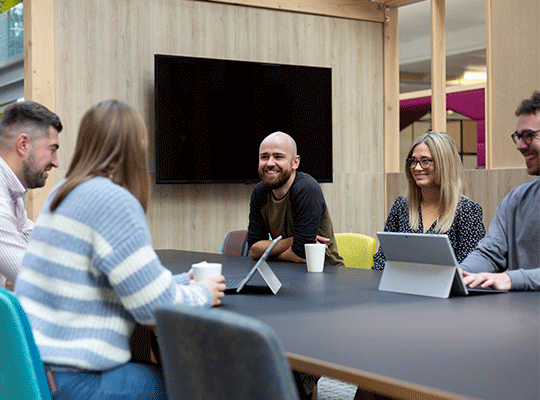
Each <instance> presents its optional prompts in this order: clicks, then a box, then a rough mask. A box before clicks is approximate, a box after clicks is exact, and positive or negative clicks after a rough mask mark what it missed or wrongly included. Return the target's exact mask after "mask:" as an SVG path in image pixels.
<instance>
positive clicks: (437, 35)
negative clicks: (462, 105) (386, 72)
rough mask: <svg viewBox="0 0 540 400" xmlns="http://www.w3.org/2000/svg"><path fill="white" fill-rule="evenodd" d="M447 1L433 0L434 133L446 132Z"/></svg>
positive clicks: (432, 83) (432, 68) (432, 82)
mask: <svg viewBox="0 0 540 400" xmlns="http://www.w3.org/2000/svg"><path fill="white" fill-rule="evenodd" d="M445 10H446V9H445V0H431V77H432V78H431V91H432V92H433V97H432V105H431V118H432V125H433V130H434V131H439V132H446V22H445V15H446V11H445Z"/></svg>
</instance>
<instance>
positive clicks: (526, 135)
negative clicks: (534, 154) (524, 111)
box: [511, 129, 540, 146]
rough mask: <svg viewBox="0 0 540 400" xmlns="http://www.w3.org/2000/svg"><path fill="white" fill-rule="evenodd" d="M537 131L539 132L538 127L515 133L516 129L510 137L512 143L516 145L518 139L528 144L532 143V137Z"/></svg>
mask: <svg viewBox="0 0 540 400" xmlns="http://www.w3.org/2000/svg"><path fill="white" fill-rule="evenodd" d="M538 132H540V129H539V130H537V131H529V130H526V131H523V132H521V133H517V131H516V132H514V133H512V135H511V137H512V140H513V141H514V144H516V145H517V144H518V142H519V141H520V140H523V142H524V143H525V144H526V145H527V146H528V145H530V144H531V143H532V141H533V139H534V138H535V136H536V134H537V133H538Z"/></svg>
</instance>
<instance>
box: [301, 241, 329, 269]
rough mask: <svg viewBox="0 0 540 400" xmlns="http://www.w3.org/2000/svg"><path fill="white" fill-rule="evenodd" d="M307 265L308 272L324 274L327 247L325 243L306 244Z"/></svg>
mask: <svg viewBox="0 0 540 400" xmlns="http://www.w3.org/2000/svg"><path fill="white" fill-rule="evenodd" d="M304 248H305V250H306V263H307V270H308V272H323V270H324V256H325V254H326V245H325V244H323V243H306V244H305V245H304Z"/></svg>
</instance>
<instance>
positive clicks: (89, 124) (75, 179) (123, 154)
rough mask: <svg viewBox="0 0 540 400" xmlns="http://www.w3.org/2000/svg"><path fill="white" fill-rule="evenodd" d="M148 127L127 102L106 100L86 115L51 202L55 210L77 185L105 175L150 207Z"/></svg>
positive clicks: (144, 206) (143, 204) (145, 207)
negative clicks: (147, 161)
mask: <svg viewBox="0 0 540 400" xmlns="http://www.w3.org/2000/svg"><path fill="white" fill-rule="evenodd" d="M147 136H148V134H147V130H146V127H145V125H144V122H143V120H142V118H141V116H140V115H139V113H138V112H137V111H136V110H135V109H134V108H132V107H131V106H129V105H128V104H126V103H123V102H120V101H118V100H107V101H102V102H100V103H97V104H95V105H94V106H92V107H91V108H90V109H89V110H88V111H87V112H86V113H85V114H84V116H83V118H82V120H81V125H80V127H79V135H78V136H77V144H76V145H75V152H74V154H73V159H72V160H71V165H70V166H69V169H68V172H67V174H66V178H67V179H66V182H64V184H63V185H62V186H61V187H60V188H59V189H58V192H57V193H56V196H55V198H54V199H53V201H52V203H51V211H54V210H55V209H56V208H57V207H58V206H59V205H60V203H61V202H62V201H63V200H64V199H65V197H66V196H67V195H68V194H69V192H71V191H72V190H73V189H74V188H75V187H77V185H79V184H81V183H83V182H85V181H86V180H88V179H90V178H93V177H96V176H104V177H108V178H110V179H111V180H112V181H113V182H114V183H116V184H118V185H120V186H122V187H124V188H126V189H127V190H128V191H129V192H131V194H133V196H135V197H136V198H137V200H139V202H140V203H141V205H142V207H143V209H144V210H145V211H146V210H147V208H148V198H149V186H150V178H149V175H148V167H147V164H146V143H147V141H148V138H147Z"/></svg>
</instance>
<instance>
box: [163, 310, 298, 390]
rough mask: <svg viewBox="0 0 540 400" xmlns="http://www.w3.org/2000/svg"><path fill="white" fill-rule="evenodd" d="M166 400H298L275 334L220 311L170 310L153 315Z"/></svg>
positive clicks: (253, 320)
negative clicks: (163, 375) (154, 316)
mask: <svg viewBox="0 0 540 400" xmlns="http://www.w3.org/2000/svg"><path fill="white" fill-rule="evenodd" d="M156 320H157V334H158V342H159V346H160V353H161V360H162V365H163V370H164V374H165V386H166V388H167V396H168V399H169V400H180V399H186V400H188V399H189V400H196V399H201V400H213V399H220V400H232V399H255V400H280V399H291V400H292V399H295V400H297V399H298V394H297V391H296V386H295V384H294V380H293V375H292V372H291V370H290V367H289V364H288V362H287V359H286V357H285V355H284V352H283V348H282V346H281V344H280V343H279V340H278V339H277V337H276V336H275V334H274V333H273V331H272V330H271V329H270V328H269V327H268V326H266V325H264V324H263V323H261V322H259V321H257V320H255V319H253V318H249V317H245V316H242V315H239V314H236V313H233V312H229V311H225V310H219V309H203V308H193V307H188V306H184V305H176V306H169V307H165V308H161V309H159V310H157V311H156Z"/></svg>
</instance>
